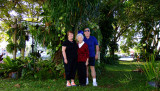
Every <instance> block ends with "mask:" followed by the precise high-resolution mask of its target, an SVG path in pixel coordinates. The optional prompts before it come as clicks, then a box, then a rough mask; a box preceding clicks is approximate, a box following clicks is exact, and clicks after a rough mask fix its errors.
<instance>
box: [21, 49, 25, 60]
mask: <svg viewBox="0 0 160 91" xmlns="http://www.w3.org/2000/svg"><path fill="white" fill-rule="evenodd" d="M24 52H25V48H22V49H21V60H24Z"/></svg>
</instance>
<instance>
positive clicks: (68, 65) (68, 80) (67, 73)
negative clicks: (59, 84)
mask: <svg viewBox="0 0 160 91" xmlns="http://www.w3.org/2000/svg"><path fill="white" fill-rule="evenodd" d="M64 68H65V74H66V80H67V84H66V86H71V84H70V79H71V77H70V63H69V62H68V64H65V63H64Z"/></svg>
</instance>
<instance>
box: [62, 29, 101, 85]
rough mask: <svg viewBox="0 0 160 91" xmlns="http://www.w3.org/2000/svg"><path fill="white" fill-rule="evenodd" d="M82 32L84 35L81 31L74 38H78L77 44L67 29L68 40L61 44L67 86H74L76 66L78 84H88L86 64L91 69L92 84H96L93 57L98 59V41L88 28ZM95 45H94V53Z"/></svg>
mask: <svg viewBox="0 0 160 91" xmlns="http://www.w3.org/2000/svg"><path fill="white" fill-rule="evenodd" d="M84 34H85V37H84V36H83V34H81V33H79V34H78V35H77V37H76V39H77V40H78V44H76V42H75V41H74V40H73V33H72V32H71V31H69V32H67V35H68V40H66V41H65V42H64V43H63V45H62V54H63V58H64V67H65V74H66V80H67V84H66V85H67V87H68V86H76V84H75V83H74V78H75V73H76V67H78V78H79V84H80V85H81V86H85V85H88V84H89V80H88V75H89V72H88V69H89V67H88V66H90V69H91V75H92V78H93V86H97V82H96V72H95V59H98V52H99V46H98V42H97V39H96V38H95V37H94V36H90V29H89V28H85V30H84ZM95 47H96V54H95ZM77 57H78V59H77ZM77 63H78V65H77ZM70 80H71V84H70Z"/></svg>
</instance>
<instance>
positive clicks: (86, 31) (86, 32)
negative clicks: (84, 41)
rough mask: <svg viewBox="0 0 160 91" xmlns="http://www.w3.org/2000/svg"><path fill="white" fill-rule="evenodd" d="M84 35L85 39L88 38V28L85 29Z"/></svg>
mask: <svg viewBox="0 0 160 91" xmlns="http://www.w3.org/2000/svg"><path fill="white" fill-rule="evenodd" d="M84 35H85V36H86V37H89V36H90V30H89V29H88V28H86V29H85V30H84Z"/></svg>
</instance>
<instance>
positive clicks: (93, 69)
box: [90, 66, 96, 78]
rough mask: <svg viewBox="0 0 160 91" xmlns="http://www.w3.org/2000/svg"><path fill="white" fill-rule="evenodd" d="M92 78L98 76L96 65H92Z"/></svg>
mask: <svg viewBox="0 0 160 91" xmlns="http://www.w3.org/2000/svg"><path fill="white" fill-rule="evenodd" d="M90 69H91V75H92V78H96V71H95V67H94V66H90Z"/></svg>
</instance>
